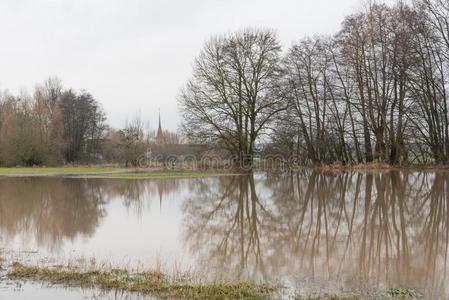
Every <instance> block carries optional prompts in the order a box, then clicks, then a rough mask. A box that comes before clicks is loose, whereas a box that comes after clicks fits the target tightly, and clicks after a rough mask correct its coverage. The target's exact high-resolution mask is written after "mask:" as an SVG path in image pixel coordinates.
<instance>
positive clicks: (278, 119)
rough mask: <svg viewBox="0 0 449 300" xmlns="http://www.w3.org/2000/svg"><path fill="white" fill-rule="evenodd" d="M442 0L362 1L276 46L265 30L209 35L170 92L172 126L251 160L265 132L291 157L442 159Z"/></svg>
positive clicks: (446, 148) (447, 77)
mask: <svg viewBox="0 0 449 300" xmlns="http://www.w3.org/2000/svg"><path fill="white" fill-rule="evenodd" d="M448 97H449V3H448V2H447V0H416V1H414V3H413V5H407V4H404V3H401V2H399V3H398V4H396V5H394V6H387V5H384V4H372V5H370V6H369V7H367V9H366V11H364V12H360V13H356V14H353V15H350V16H348V17H346V18H345V20H344V22H343V24H342V28H341V30H339V32H338V33H337V34H335V35H334V36H326V37H322V36H318V37H312V38H304V39H302V40H301V41H299V42H298V43H296V44H295V45H293V46H292V47H291V48H290V49H288V50H287V51H286V53H285V54H284V55H283V54H282V53H281V47H280V45H279V41H278V39H277V37H276V34H275V33H273V32H271V31H265V30H252V29H250V30H246V31H243V32H238V33H235V34H231V35H226V36H221V37H218V38H214V39H212V40H211V41H210V42H209V43H207V44H206V45H205V47H204V49H203V50H202V52H201V54H200V55H199V57H198V58H197V59H196V61H195V64H194V71H193V76H192V79H191V80H190V81H189V82H188V84H187V85H186V87H185V88H184V89H183V91H182V93H181V97H180V104H181V109H182V111H183V114H184V123H183V128H184V129H185V132H186V133H187V136H188V137H189V138H190V139H192V140H196V141H202V142H204V141H208V142H213V143H216V144H222V145H223V146H225V147H226V148H227V149H229V150H230V151H231V152H232V153H233V154H234V155H235V157H236V159H238V160H240V161H242V160H244V161H245V160H248V161H250V162H251V161H252V159H253V157H252V156H253V155H254V148H255V144H256V143H257V142H264V141H267V139H266V138H265V137H266V136H267V134H268V136H269V138H270V140H271V142H272V143H273V144H274V145H276V146H277V149H278V150H279V149H280V150H282V152H283V153H284V154H286V155H288V157H290V158H292V157H293V158H295V160H300V161H301V162H302V163H314V164H317V163H332V162H336V161H339V162H342V163H344V164H350V163H363V162H371V161H380V162H385V163H390V164H402V163H428V162H434V163H441V164H447V163H448V162H449V129H448V126H449V112H448V102H449V99H448Z"/></svg>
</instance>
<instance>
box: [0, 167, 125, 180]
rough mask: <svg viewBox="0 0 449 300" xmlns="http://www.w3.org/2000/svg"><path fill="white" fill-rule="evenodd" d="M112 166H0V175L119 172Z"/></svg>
mask: <svg viewBox="0 0 449 300" xmlns="http://www.w3.org/2000/svg"><path fill="white" fill-rule="evenodd" d="M120 170H122V169H118V168H114V167H88V166H85V167H57V168H0V176H12V177H13V176H50V175H84V174H102V173H111V172H119V171H120Z"/></svg>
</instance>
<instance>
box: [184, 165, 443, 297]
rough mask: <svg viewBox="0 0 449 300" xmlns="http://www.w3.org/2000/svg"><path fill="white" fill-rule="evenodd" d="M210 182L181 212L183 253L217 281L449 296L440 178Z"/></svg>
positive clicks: (313, 175) (388, 175)
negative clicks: (402, 289) (401, 289)
mask: <svg viewBox="0 0 449 300" xmlns="http://www.w3.org/2000/svg"><path fill="white" fill-rule="evenodd" d="M217 181H218V183H217V184H214V185H210V184H209V185H207V186H200V187H199V188H198V190H197V191H195V192H193V195H194V196H192V197H191V198H190V199H189V200H188V201H187V202H186V203H185V205H184V209H185V240H186V244H187V245H188V247H189V250H190V252H191V253H192V255H194V256H195V259H196V260H197V263H196V265H197V266H200V268H204V266H209V269H210V274H212V275H215V276H216V277H220V278H223V277H225V278H226V277H230V278H231V279H235V277H236V276H235V274H238V276H237V277H238V278H245V279H252V280H260V279H271V280H272V279H274V278H282V279H290V280H296V281H298V280H303V279H304V280H309V281H310V280H311V281H312V282H314V283H316V284H323V283H325V284H326V286H329V284H334V285H335V286H342V285H343V286H344V287H346V288H357V289H361V288H362V289H363V288H371V287H381V288H388V287H393V286H406V287H416V288H422V289H426V290H427V291H428V293H436V294H438V295H439V294H442V293H443V294H446V293H447V291H446V290H445V289H446V288H447V287H446V286H445V282H446V281H447V277H446V272H447V266H448V263H447V254H448V245H449V226H448V225H449V224H448V222H449V209H448V205H449V197H448V196H449V195H448V186H449V176H448V174H447V173H439V172H433V173H427V172H384V173H372V174H370V173H368V174H361V173H342V174H338V175H335V174H322V173H317V172H312V171H302V172H301V173H297V174H294V175H288V176H286V175H285V176H267V177H261V176H256V177H254V176H252V175H249V176H240V177H233V178H220V179H217ZM432 295H433V294H432Z"/></svg>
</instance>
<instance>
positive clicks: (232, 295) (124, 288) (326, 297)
mask: <svg viewBox="0 0 449 300" xmlns="http://www.w3.org/2000/svg"><path fill="white" fill-rule="evenodd" d="M2 263H3V264H4V263H5V261H0V267H1V266H2ZM0 270H2V273H3V274H1V273H0V274H1V276H0V281H5V280H9V281H12V282H30V283H45V284H49V285H50V286H49V287H50V288H52V287H64V288H80V289H81V290H84V289H95V290H98V291H102V292H114V291H115V292H117V291H119V292H121V293H128V294H130V295H132V294H134V295H139V296H149V297H156V298H158V299H188V300H190V299H247V300H265V299H266V300H268V299H293V300H337V299H338V300H362V299H373V300H378V299H379V300H380V299H385V300H387V299H419V298H423V295H421V294H420V293H419V292H418V291H417V290H415V289H409V288H390V289H388V290H385V291H374V292H373V291H371V292H370V293H362V292H359V291H336V292H324V291H320V290H316V289H312V288H310V289H309V288H307V287H305V288H301V290H293V291H292V290H291V289H290V290H289V288H288V287H285V286H281V285H275V284H269V283H258V284H255V283H251V282H245V281H237V282H227V281H216V282H206V283H205V282H201V281H198V280H195V279H194V278H191V276H189V274H175V275H166V274H164V273H162V272H161V271H159V270H145V271H129V270H127V269H113V268H111V269H105V268H104V267H103V268H97V267H95V266H90V267H88V268H82V267H75V266H61V265H56V266H37V265H25V264H23V263H19V262H12V263H10V265H9V266H7V267H6V268H5V267H3V268H0ZM337 290H338V289H337ZM292 292H293V293H292Z"/></svg>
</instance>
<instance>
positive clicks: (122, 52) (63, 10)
mask: <svg viewBox="0 0 449 300" xmlns="http://www.w3.org/2000/svg"><path fill="white" fill-rule="evenodd" d="M392 1H393V0H391V1H390V2H392ZM361 8H362V2H361V0H338V1H337V0H271V1H269V0H34V1H32V0H0V90H5V89H8V90H9V91H10V92H11V93H14V94H16V93H18V92H19V91H20V90H21V89H27V90H28V91H29V92H31V91H32V89H33V88H34V86H35V85H36V83H40V82H42V81H43V80H45V79H46V78H47V77H49V76H58V77H60V78H61V79H62V82H63V85H64V86H65V87H71V88H74V89H75V90H80V89H86V90H88V91H89V92H90V93H92V94H93V95H94V97H95V98H96V99H97V100H99V101H100V103H101V104H102V105H103V108H104V110H105V111H106V113H107V116H108V122H109V124H111V125H112V126H114V127H121V126H123V125H124V123H125V120H126V119H127V118H131V117H132V116H134V115H135V114H136V112H138V111H140V112H141V114H142V117H143V118H144V119H145V120H148V121H149V122H150V125H151V126H152V127H153V128H154V127H156V126H157V114H158V109H159V108H160V110H161V115H162V123H163V126H164V127H165V128H168V129H172V130H175V129H177V127H178V123H179V121H180V119H179V116H178V108H177V95H178V93H179V89H180V88H181V87H182V86H183V84H184V83H185V82H186V81H187V80H188V78H189V76H190V73H191V67H192V62H193V60H194V58H195V56H196V55H197V54H198V53H199V51H200V49H201V47H202V45H203V43H204V42H205V41H206V40H208V39H209V38H210V37H211V36H213V35H215V34H220V33H224V32H229V31H233V30H239V29H242V28H245V27H254V26H262V27H265V28H273V29H276V30H277V32H278V34H279V38H280V40H281V42H282V44H283V45H284V46H286V47H288V46H290V45H291V44H292V42H294V41H296V40H298V39H300V38H301V37H304V36H306V35H313V34H332V33H334V32H335V31H337V30H338V28H339V27H340V23H341V21H342V20H343V17H344V16H345V15H347V14H349V13H352V12H355V11H357V10H359V9H361Z"/></svg>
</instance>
